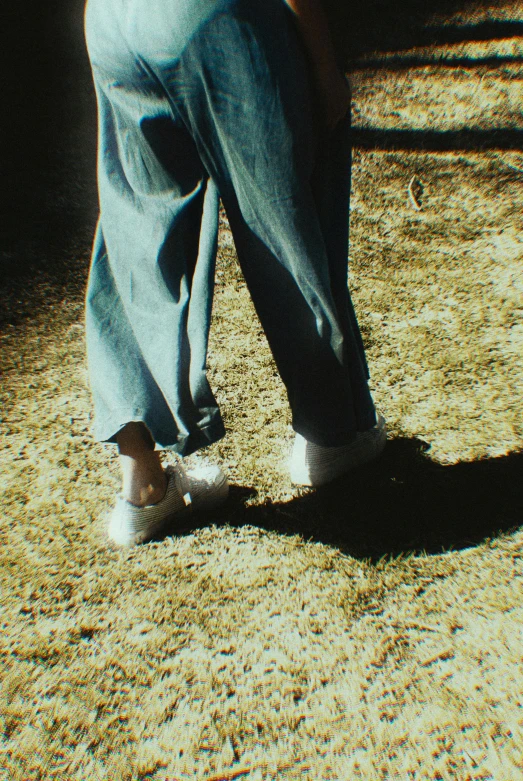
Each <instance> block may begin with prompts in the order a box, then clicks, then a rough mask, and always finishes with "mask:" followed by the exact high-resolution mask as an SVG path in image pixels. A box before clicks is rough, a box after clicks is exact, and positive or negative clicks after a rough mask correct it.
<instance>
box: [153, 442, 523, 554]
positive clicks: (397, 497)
mask: <svg viewBox="0 0 523 781" xmlns="http://www.w3.org/2000/svg"><path fill="white" fill-rule="evenodd" d="M426 451H427V445H426V444H425V443H424V442H422V441H421V440H418V439H406V438H400V439H393V440H390V441H389V442H388V443H387V447H386V449H385V452H384V454H383V455H382V456H381V457H380V458H379V459H378V460H376V461H375V462H373V463H371V464H368V465H367V466H364V467H360V468H359V469H356V470H354V471H353V472H350V473H348V474H347V475H346V476H344V477H341V478H339V479H338V480H336V481H335V482H333V483H331V484H330V485H328V486H323V487H321V488H319V489H317V490H314V491H312V490H307V491H304V494H303V495H302V496H300V497H298V498H295V499H292V500H291V501H288V502H274V503H272V502H266V503H264V504H261V505H255V504H247V505H246V499H247V498H249V497H251V498H252V497H253V495H255V493H256V491H255V489H254V488H252V487H250V486H232V487H231V491H230V496H229V499H228V501H227V503H226V504H225V505H223V507H221V508H220V509H218V510H215V511H213V512H212V513H209V514H207V515H205V516H201V517H196V516H195V517H194V522H193V523H191V522H189V523H185V524H184V526H183V527H182V528H178V529H177V530H176V531H175V532H174V530H169V529H167V530H166V531H167V534H170V533H176V534H185V533H187V532H188V531H190V530H194V529H196V528H199V527H202V526H205V525H208V524H209V523H216V524H228V525H230V526H233V527H241V526H243V525H252V526H257V527H259V528H263V529H266V530H270V531H277V532H279V533H281V534H285V535H295V534H299V535H301V536H302V537H303V538H304V539H305V540H311V541H318V542H321V543H324V544H328V545H332V546H335V547H337V548H339V549H340V550H341V551H342V552H344V553H346V554H348V555H351V556H353V557H356V558H362V559H369V560H371V561H377V560H379V559H380V558H382V557H384V556H385V557H387V556H398V555H400V554H409V553H421V552H426V553H429V554H430V553H441V552H443V551H447V550H452V549H462V548H467V547H471V546H474V545H478V544H480V543H482V542H484V541H485V540H486V539H489V538H494V537H496V536H498V535H499V534H502V533H509V532H512V531H515V530H516V529H517V528H518V527H519V526H522V525H523V452H518V453H513V454H510V455H507V456H503V457H499V458H491V459H481V460H479V461H475V462H470V463H458V464H455V465H450V466H442V465H440V464H437V463H435V462H433V461H431V459H430V458H429V457H428V456H427V455H426Z"/></svg>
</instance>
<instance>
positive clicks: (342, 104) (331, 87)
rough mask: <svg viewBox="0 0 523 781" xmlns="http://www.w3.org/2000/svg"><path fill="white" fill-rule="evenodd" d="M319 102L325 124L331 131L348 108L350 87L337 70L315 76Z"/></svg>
mask: <svg viewBox="0 0 523 781" xmlns="http://www.w3.org/2000/svg"><path fill="white" fill-rule="evenodd" d="M317 86H318V92H319V101H320V106H321V109H322V113H323V116H324V119H325V124H326V125H327V127H328V129H329V130H333V129H334V128H335V127H336V125H337V124H338V122H340V121H341V120H342V119H343V117H344V116H345V115H346V114H347V111H348V110H349V108H350V100H351V95H350V87H349V84H348V82H347V79H346V78H345V76H344V75H343V74H342V73H341V72H340V71H339V70H338V68H329V69H328V71H326V72H324V73H318V74H317Z"/></svg>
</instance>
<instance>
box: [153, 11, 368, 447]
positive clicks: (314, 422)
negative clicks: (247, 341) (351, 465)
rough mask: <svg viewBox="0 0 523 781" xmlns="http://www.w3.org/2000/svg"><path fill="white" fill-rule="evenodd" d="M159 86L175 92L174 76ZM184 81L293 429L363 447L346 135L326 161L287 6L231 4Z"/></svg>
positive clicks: (204, 33) (188, 108)
mask: <svg viewBox="0 0 523 781" xmlns="http://www.w3.org/2000/svg"><path fill="white" fill-rule="evenodd" d="M160 78H161V79H163V80H164V83H165V85H166V89H168V90H169V88H170V87H169V78H170V73H168V72H163V73H162V72H160ZM176 80H177V86H178V87H179V85H180V84H183V86H184V91H183V94H184V96H185V97H184V100H183V101H182V103H181V106H180V108H179V110H180V115H181V116H182V117H183V119H184V122H185V123H186V125H187V127H188V128H189V129H190V132H191V135H192V136H193V138H194V139H195V142H196V145H197V148H198V151H199V154H200V156H201V159H202V161H203V162H204V165H205V167H206V169H207V170H208V171H209V173H210V174H211V176H212V177H213V179H214V180H215V181H216V182H217V185H218V188H219V191H220V194H221V197H222V200H223V202H224V205H225V208H226V211H227V214H228V217H229V220H230V224H231V228H232V231H233V235H234V240H235V243H236V247H237V251H238V256H239V260H240V263H241V266H242V269H243V272H244V275H245V278H246V281H247V284H248V286H249V289H250V292H251V295H252V298H253V301H254V304H255V307H256V309H257V312H258V315H259V317H260V320H261V323H262V325H263V328H264V330H265V333H266V335H267V337H268V340H269V344H270V346H271V349H272V352H273V355H274V358H275V360H276V364H277V366H278V369H279V372H280V374H281V376H282V379H283V381H284V383H285V385H286V388H287V393H288V397H289V402H290V406H291V409H292V415H293V426H294V428H295V430H296V431H297V432H299V433H301V434H303V435H304V436H305V437H306V438H307V439H308V440H310V441H313V442H317V443H319V444H322V445H325V446H337V445H341V444H344V443H347V442H350V441H351V440H353V439H354V438H355V436H356V433H357V432H358V431H360V432H363V431H366V430H368V429H370V428H371V427H373V426H374V424H375V422H376V416H375V410H374V405H373V402H372V399H371V396H370V393H369V389H368V383H367V380H368V372H367V365H366V362H365V355H364V351H363V345H362V341H361V336H360V333H359V329H358V325H357V322H356V318H355V316H354V312H353V309H352V305H351V302H350V298H349V294H348V289H347V249H348V248H347V224H348V195H349V180H348V176H349V165H350V150H349V148H348V139H346V141H345V144H343V143H341V142H342V140H343V132H344V130H345V131H346V130H347V128H346V126H345V129H344V128H342V127H340V128H339V129H338V131H336V134H333V136H332V137H331V138H329V139H321V144H322V145H325V143H328V144H329V145H330V152H329V153H328V154H325V153H323V154H322V155H318V154H317V148H316V144H317V143H318V138H317V136H316V135H315V132H314V121H313V107H312V100H311V95H310V88H309V82H308V74H307V65H306V62H305V59H304V55H303V51H302V49H301V47H300V43H299V40H298V38H297V34H296V30H295V29H294V27H293V24H292V21H291V17H290V15H289V13H288V12H287V9H286V7H285V4H284V3H282V2H280V1H279V0H267V2H265V3H254V2H251V1H250V0H238V2H234V3H233V2H231V3H230V4H229V6H228V8H227V9H226V10H224V11H223V13H219V14H216V15H215V16H214V17H213V18H212V19H211V20H210V21H209V22H208V23H207V24H206V25H205V26H204V27H202V28H201V29H200V30H199V31H198V33H197V34H196V35H195V36H194V38H193V39H192V40H191V41H190V42H189V44H188V46H187V47H186V49H185V50H184V52H183V54H182V56H181V58H180V62H179V65H178V66H177V70H176ZM323 151H324V152H325V150H323Z"/></svg>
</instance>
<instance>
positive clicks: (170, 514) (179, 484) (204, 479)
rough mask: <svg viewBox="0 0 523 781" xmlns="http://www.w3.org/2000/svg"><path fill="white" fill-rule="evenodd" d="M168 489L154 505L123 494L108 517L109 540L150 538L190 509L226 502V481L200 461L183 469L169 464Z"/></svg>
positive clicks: (126, 541)
mask: <svg viewBox="0 0 523 781" xmlns="http://www.w3.org/2000/svg"><path fill="white" fill-rule="evenodd" d="M165 474H166V475H167V490H166V492H165V496H164V497H163V499H161V500H160V501H159V502H157V503H156V504H149V505H146V506H145V507H136V505H134V504H131V503H130V502H128V501H127V500H126V499H124V498H123V497H122V496H120V497H119V498H118V499H117V502H116V505H115V507H114V509H113V510H112V512H111V514H110V516H109V529H108V534H109V539H111V540H112V541H113V542H115V543H116V544H117V545H126V546H130V545H137V544H138V543H141V542H146V541H147V540H149V539H150V538H151V537H153V536H154V535H155V534H156V533H157V532H158V531H160V530H161V529H162V527H163V526H164V525H165V524H166V523H167V522H168V521H170V520H172V519H173V518H176V517H178V516H179V517H181V516H183V515H186V514H187V513H188V512H189V511H191V510H204V509H207V508H209V509H210V508H212V507H217V506H218V505H220V504H221V503H222V502H224V501H225V499H226V498H227V495H228V493H229V484H228V482H227V478H226V477H225V475H224V474H223V472H222V470H221V469H220V467H219V466H215V465H214V464H208V463H207V462H202V463H200V464H198V465H196V466H193V467H188V468H187V469H186V468H184V467H183V466H182V465H181V464H176V466H168V467H166V469H165Z"/></svg>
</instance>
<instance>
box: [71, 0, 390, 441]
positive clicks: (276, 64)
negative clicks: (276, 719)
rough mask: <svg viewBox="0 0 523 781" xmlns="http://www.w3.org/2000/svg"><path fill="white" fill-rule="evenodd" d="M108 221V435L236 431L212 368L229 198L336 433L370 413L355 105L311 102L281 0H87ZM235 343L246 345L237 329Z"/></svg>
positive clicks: (103, 409) (99, 406)
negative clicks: (353, 286) (221, 229)
mask: <svg viewBox="0 0 523 781" xmlns="http://www.w3.org/2000/svg"><path fill="white" fill-rule="evenodd" d="M86 32H87V41H88V48H89V54H90V58H91V63H92V68H93V74H94V81H95V87H96V92H97V98H98V109H99V162H98V181H99V194H100V221H99V225H98V230H97V235H96V239H95V244H94V252H93V261H92V267H91V273H90V278H89V286H88V292H87V314H86V317H87V346H88V362H89V372H90V381H91V387H92V392H93V400H94V405H95V436H96V438H97V439H99V440H101V441H114V438H115V435H116V433H117V432H118V431H119V430H120V428H121V427H122V426H124V425H125V423H127V422H128V421H131V420H135V421H136V420H140V421H143V422H144V423H145V424H146V425H147V427H148V428H149V430H150V432H151V434H152V436H153V439H154V440H155V442H156V443H157V445H158V446H159V447H161V448H170V449H173V450H175V451H176V452H178V453H179V454H180V455H187V454H189V453H191V452H193V451H194V450H197V449H198V448H200V447H203V446H204V445H207V444H210V443H211V442H214V441H216V440H217V439H219V438H220V437H221V436H223V434H224V428H223V423H222V420H221V417H220V413H219V410H218V408H217V404H216V401H215V398H214V396H213V394H212V391H211V389H210V387H209V384H208V382H207V379H206V371H205V369H206V354H207V342H208V332H209V325H210V317H211V306H212V296H213V280H214V267H215V257H216V247H217V227H218V205H219V198H220V197H221V199H222V201H223V204H224V206H225V209H226V211H227V215H228V218H229V221H230V225H231V229H232V232H233V236H234V241H235V244H236V249H237V252H238V257H239V261H240V264H241V267H242V270H243V273H244V276H245V279H246V281H247V285H248V287H249V291H250V293H251V296H252V299H253V301H254V305H255V307H256V310H257V312H258V315H259V317H260V320H261V323H262V326H263V328H264V330H265V333H266V335H267V338H268V340H269V344H270V347H271V349H272V352H273V355H274V358H275V361H276V364H277V367H278V370H279V372H280V374H281V377H282V379H283V381H284V383H285V386H286V388H287V393H288V397H289V403H290V406H291V410H292V420H293V426H294V428H295V430H296V431H298V432H299V433H301V434H303V436H305V437H306V438H307V439H309V440H311V441H313V442H317V443H318V444H324V445H339V444H343V443H345V442H348V441H350V440H351V439H352V438H353V437H354V435H355V433H356V431H364V430H366V429H368V428H370V427H371V426H373V425H374V423H375V412H374V406H373V403H372V399H371V397H370V394H369V390H368V385H367V379H368V372H367V365H366V362H365V355H364V351H363V345H362V341H361V337H360V332H359V329H358V325H357V322H356V317H355V314H354V311H353V308H352V304H351V301H350V297H349V294H348V290H347V248H348V204H349V188H350V147H349V127H348V118H347V120H346V121H344V122H342V123H340V125H339V126H338V127H337V129H336V130H335V131H334V132H333V133H327V132H326V131H324V130H323V129H322V126H321V120H320V119H318V117H317V116H316V112H315V108H314V105H315V100H314V95H313V94H312V92H311V88H310V80H309V76H308V66H307V62H306V59H305V57H304V52H303V49H302V45H301V42H300V40H299V38H298V36H297V32H296V29H295V27H294V22H293V19H292V16H291V14H290V12H289V11H288V8H287V6H286V5H285V4H284V3H283V2H282V0H264V2H263V3H261V2H259V0H89V3H88V7H87V12H86ZM231 349H234V345H231Z"/></svg>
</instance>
